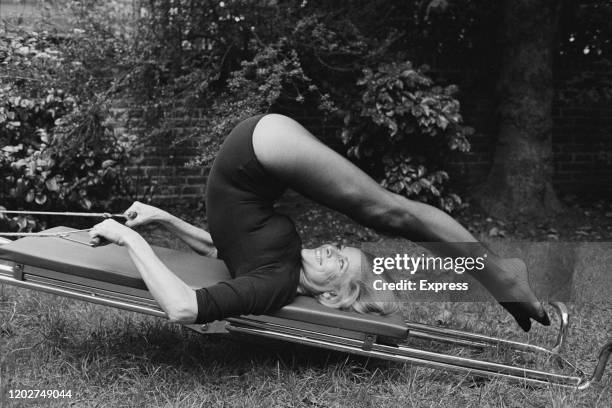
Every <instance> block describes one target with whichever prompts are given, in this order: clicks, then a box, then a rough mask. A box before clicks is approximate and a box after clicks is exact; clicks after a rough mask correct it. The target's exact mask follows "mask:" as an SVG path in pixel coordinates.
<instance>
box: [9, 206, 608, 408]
mask: <svg viewBox="0 0 612 408" xmlns="http://www.w3.org/2000/svg"><path fill="white" fill-rule="evenodd" d="M607 205H608V204H606V203H603V202H599V203H598V202H595V203H589V204H588V205H585V204H583V203H573V204H571V208H572V212H571V215H570V216H567V215H566V216H564V217H562V218H551V219H549V220H541V221H539V222H538V223H527V222H524V223H513V224H508V223H503V222H500V221H498V220H492V219H487V218H486V217H484V216H482V215H481V214H479V213H478V212H477V211H474V210H470V209H468V210H466V211H464V212H463V213H462V214H460V215H459V218H460V219H461V220H462V222H464V223H465V224H467V225H468V226H470V228H471V229H473V231H474V232H475V233H476V234H477V235H478V236H480V237H481V238H482V239H487V240H502V239H508V240H510V239H519V240H520V239H531V240H536V241H541V240H549V241H554V240H565V241H567V240H582V241H589V240H597V241H611V240H612V239H611V237H612V229H611V228H610V225H609V224H611V223H610V222H609V221H610V220H611V218H609V215H610V214H609V213H610V211H612V208H609V207H607ZM280 210H282V211H285V212H287V213H289V214H291V215H292V216H293V217H294V218H295V219H296V221H297V224H298V228H299V230H300V233H301V234H302V236H303V238H304V243H305V245H306V246H308V245H316V244H318V243H320V242H328V241H336V242H337V241H342V240H343V241H344V242H345V243H356V242H365V241H378V240H381V239H382V240H386V239H388V238H386V237H381V236H379V235H377V234H375V233H374V232H372V231H369V230H366V229H364V228H361V227H359V226H357V225H355V224H354V223H352V222H351V221H350V220H347V219H345V218H343V217H341V216H339V215H337V214H334V213H332V212H330V211H327V210H324V209H322V208H320V207H318V206H316V205H313V204H312V203H310V202H308V201H305V200H303V199H301V198H296V197H295V196H292V197H289V198H288V199H286V200H284V201H283V202H282V203H281V205H280ZM179 212H182V213H183V215H185V216H186V217H188V218H189V219H191V220H193V221H194V222H196V223H199V224H202V223H203V220H202V218H201V216H199V214H197V213H195V212H193V211H190V210H182V211H181V210H180V209H179ZM585 213H586V214H585ZM606 221H607V223H606ZM493 228H496V230H493ZM577 231H582V232H581V233H577ZM144 233H145V235H146V236H147V237H148V238H149V239H150V240H151V241H152V242H155V243H157V244H164V245H166V246H170V247H174V248H182V246H181V244H180V243H177V242H176V241H174V240H173V239H172V238H170V237H168V236H167V235H166V234H165V233H164V232H163V231H160V230H157V229H150V230H147V231H145V232H144ZM500 235H504V237H500ZM383 242H384V241H383ZM601 298H602V299H609V293H604V294H603V296H601ZM569 307H570V311H571V314H572V317H573V320H572V323H571V327H570V331H569V336H568V343H567V345H566V348H565V351H564V355H565V356H566V357H567V358H568V359H569V360H570V361H574V362H576V363H578V364H579V365H580V367H581V368H583V369H584V370H585V372H587V373H590V372H591V370H592V368H593V367H594V364H595V362H596V360H595V356H596V351H597V350H598V348H599V347H600V345H601V344H603V343H604V341H605V340H606V339H607V338H610V337H612V325H611V322H612V304H610V302H609V301H607V302H606V301H601V302H598V303H581V304H570V305H569ZM404 314H405V316H406V317H407V318H409V319H412V320H417V321H422V322H427V323H431V324H439V325H448V326H452V327H458V328H467V329H469V330H473V331H477V332H481V333H486V334H493V335H500V336H504V337H510V338H516V339H522V340H529V341H531V342H535V343H538V344H550V343H552V342H553V341H554V336H555V332H554V329H545V328H542V327H535V329H534V330H532V332H530V333H529V334H524V333H522V332H520V329H518V327H517V326H516V325H515V324H514V323H513V321H512V320H511V318H510V317H509V316H508V315H506V314H505V313H504V312H503V310H502V309H501V308H500V307H499V306H497V305H495V304H493V303H490V304H489V303H471V304H448V303H447V304H432V303H427V304H425V303H418V304H417V303H415V304H407V305H405V307H404ZM0 350H1V355H0V406H2V407H3V406H7V407H8V406H28V407H29V406H75V407H107V406H108V407H132V406H134V407H136V406H168V407H174V406H176V407H200V406H201V407H209V406H214V407H216V406H218V407H226V406H232V407H233V406H239V407H260V406H261V407H275V406H288V407H344V406H347V407H398V406H407V407H464V406H469V407H477V406H481V407H544V406H546V407H547V406H553V407H610V406H612V375H610V374H609V373H607V374H606V375H605V376H604V380H603V382H602V383H601V384H597V385H594V386H592V387H591V388H590V389H588V390H585V391H574V390H567V389H560V388H556V387H551V386H543V387H525V386H523V385H521V384H516V383H509V382H507V381H504V380H483V379H481V378H472V377H469V376H466V375H463V374H456V373H451V372H444V371H440V370H432V369H426V368H421V367H417V366H410V365H401V364H397V363H390V362H384V361H377V360H371V359H365V358H361V357H353V356H348V355H345V354H342V353H336V352H328V351H323V350H318V349H312V348H308V347H304V346H297V345H289V344H282V343H276V342H261V341H251V342H249V341H239V340H237V339H233V338H229V337H223V336H213V335H210V336H201V335H198V334H197V333H194V332H191V331H189V330H187V329H185V328H182V327H181V326H178V325H174V324H169V323H167V322H166V321H164V320H163V319H158V318H152V317H147V316H142V315H137V314H134V313H130V312H124V311H119V310H114V309H110V308H107V307H104V306H99V305H93V304H88V303H84V302H80V301H75V300H71V299H65V298H61V297H57V296H53V295H48V294H44V293H37V292H32V291H28V290H25V289H18V288H14V287H8V286H4V287H2V286H0ZM608 371H612V368H610V367H609V370H608ZM10 389H58V390H62V389H63V390H71V392H72V398H70V399H63V400H54V401H49V400H47V401H43V400H40V399H38V400H36V401H30V402H27V401H26V402H22V403H21V404H20V403H16V402H15V400H9V399H8V390H10Z"/></svg>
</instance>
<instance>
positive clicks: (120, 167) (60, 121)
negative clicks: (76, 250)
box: [0, 32, 133, 230]
mask: <svg viewBox="0 0 612 408" xmlns="http://www.w3.org/2000/svg"><path fill="white" fill-rule="evenodd" d="M2 38H3V39H2V40H0V58H2V60H1V61H2V64H3V66H4V67H6V68H7V69H6V71H5V72H6V73H7V75H6V76H5V81H3V85H2V88H0V146H1V147H0V180H2V182H1V183H0V196H1V197H2V202H0V205H2V206H3V207H5V208H10V209H24V210H40V211H70V210H71V211H88V210H92V209H94V210H104V211H107V210H110V209H111V208H113V207H116V206H114V205H113V204H114V203H115V201H117V200H118V199H119V197H124V198H123V199H125V198H127V197H126V195H129V194H130V192H131V191H132V188H131V186H130V182H129V180H128V178H127V177H126V174H125V171H124V166H125V165H126V164H128V163H130V159H131V157H132V155H131V148H132V146H133V140H132V139H131V138H130V137H129V136H124V137H123V138H122V139H117V138H116V137H115V135H114V132H113V129H112V128H111V127H110V124H109V123H108V122H107V120H106V118H107V117H108V112H107V106H106V105H105V104H104V103H102V102H101V101H100V100H97V99H90V100H82V99H81V98H80V97H79V95H73V94H70V93H68V92H66V91H65V90H64V89H62V88H59V87H57V85H61V84H62V83H61V80H62V79H63V78H65V77H66V75H69V74H70V72H65V71H66V70H70V69H73V68H71V67H74V69H80V64H71V62H77V61H66V60H65V54H64V53H63V52H62V51H61V50H60V48H59V46H58V45H57V39H56V38H53V37H51V36H49V35H48V34H47V33H37V32H30V33H16V32H13V33H6V32H5V33H3V36H2ZM119 200H120V199H119ZM0 220H3V221H4V222H5V223H8V224H9V228H12V229H15V228H18V229H20V230H32V229H34V228H37V227H39V226H40V225H38V224H37V223H36V222H35V221H34V220H33V219H31V218H26V217H10V218H7V217H2V218H0Z"/></svg>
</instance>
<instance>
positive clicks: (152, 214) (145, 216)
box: [124, 201, 169, 228]
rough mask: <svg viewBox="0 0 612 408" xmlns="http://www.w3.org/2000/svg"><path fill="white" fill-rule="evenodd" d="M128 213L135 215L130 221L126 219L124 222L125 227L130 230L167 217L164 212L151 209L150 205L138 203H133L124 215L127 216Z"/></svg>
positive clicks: (155, 208)
mask: <svg viewBox="0 0 612 408" xmlns="http://www.w3.org/2000/svg"><path fill="white" fill-rule="evenodd" d="M130 213H134V214H136V217H134V218H131V219H130V218H128V219H127V221H126V222H125V225H126V226H128V227H130V228H133V227H137V226H139V225H145V224H150V223H152V222H160V221H163V220H165V219H166V218H168V216H169V214H168V213H167V212H166V211H164V210H162V209H159V208H157V207H153V206H152V205H148V204H143V203H141V202H139V201H135V202H134V203H133V204H132V205H131V206H130V208H128V209H127V210H126V211H125V213H124V214H126V215H128V214H130Z"/></svg>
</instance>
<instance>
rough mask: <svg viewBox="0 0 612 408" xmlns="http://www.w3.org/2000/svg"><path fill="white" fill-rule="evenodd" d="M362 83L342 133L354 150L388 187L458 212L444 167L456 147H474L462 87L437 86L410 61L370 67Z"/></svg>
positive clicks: (464, 149) (461, 149) (352, 153)
mask: <svg viewBox="0 0 612 408" xmlns="http://www.w3.org/2000/svg"><path fill="white" fill-rule="evenodd" d="M357 84H358V85H359V86H360V87H361V88H362V92H361V99H360V101H359V102H357V103H355V104H354V106H353V108H352V110H351V111H349V112H348V113H347V114H346V116H345V128H344V130H343V133H342V140H343V142H344V144H345V145H346V146H347V147H348V155H349V156H350V157H353V158H355V159H357V160H358V161H359V162H360V163H361V164H362V165H363V166H364V167H366V168H368V169H369V170H370V172H371V173H372V174H373V175H375V176H376V177H378V179H379V180H380V182H381V185H382V186H383V187H386V188H388V189H389V190H391V191H393V192H395V193H398V194H401V195H404V196H406V197H410V198H415V199H418V200H420V201H423V202H428V203H430V204H433V205H435V206H438V207H440V208H442V209H444V210H446V211H448V212H451V211H453V210H454V209H455V208H456V207H457V206H458V205H460V204H461V200H460V198H459V196H457V195H456V194H452V193H447V192H446V191H445V184H446V182H447V181H448V179H449V176H448V173H447V172H446V171H445V170H444V166H445V164H446V162H447V160H448V158H449V156H450V154H451V153H452V152H467V151H469V149H470V145H469V142H468V140H467V136H468V135H470V134H471V133H472V132H473V130H472V129H471V128H470V127H466V126H464V125H463V124H462V122H463V120H462V117H461V114H460V113H459V107H460V104H459V101H458V100H457V99H455V97H454V95H455V94H456V92H457V87H456V86H453V85H450V86H446V87H441V86H436V85H435V84H434V82H433V81H432V79H431V78H429V77H428V76H427V75H426V74H425V73H424V70H423V69H415V68H414V67H413V66H412V64H411V63H410V62H403V63H390V64H383V65H381V66H380V67H378V69H377V70H376V71H373V70H370V69H366V70H365V71H364V75H363V77H362V78H360V79H359V81H358V82H357Z"/></svg>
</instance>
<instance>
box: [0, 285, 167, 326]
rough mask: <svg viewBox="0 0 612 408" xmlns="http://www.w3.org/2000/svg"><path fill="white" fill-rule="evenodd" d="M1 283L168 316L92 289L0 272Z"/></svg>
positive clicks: (151, 308) (133, 310)
mask: <svg viewBox="0 0 612 408" xmlns="http://www.w3.org/2000/svg"><path fill="white" fill-rule="evenodd" d="M0 283H7V284H9V285H14V286H19V287H23V288H26V289H32V290H40V291H43V292H48V293H52V294H54V295H60V296H66V297H71V298H74V299H78V300H84V301H86V302H92V303H98V304H101V305H104V306H110V307H116V308H118V309H124V310H129V311H131V312H137V313H143V314H148V315H152V316H158V317H166V318H167V315H166V313H164V312H163V311H162V310H161V309H159V308H154V307H150V306H142V305H137V304H133V303H128V302H125V301H122V300H117V299H110V298H107V297H104V296H99V295H97V294H96V293H92V291H91V290H90V291H81V290H68V289H64V288H62V287H61V286H59V285H58V286H55V285H51V284H49V283H45V284H41V283H35V282H31V281H29V280H23V281H22V280H17V279H14V278H13V277H9V276H5V275H2V274H0Z"/></svg>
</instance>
